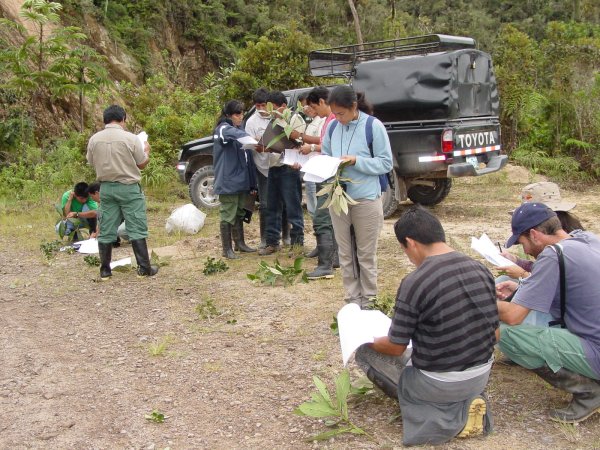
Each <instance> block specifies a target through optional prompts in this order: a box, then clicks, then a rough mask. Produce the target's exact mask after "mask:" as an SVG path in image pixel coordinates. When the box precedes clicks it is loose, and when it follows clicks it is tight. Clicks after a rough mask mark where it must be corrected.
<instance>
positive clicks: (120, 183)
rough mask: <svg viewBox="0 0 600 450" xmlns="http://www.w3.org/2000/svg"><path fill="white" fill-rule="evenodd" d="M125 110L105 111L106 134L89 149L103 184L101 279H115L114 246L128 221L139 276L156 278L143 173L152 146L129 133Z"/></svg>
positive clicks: (93, 139) (100, 134) (92, 141)
mask: <svg viewBox="0 0 600 450" xmlns="http://www.w3.org/2000/svg"><path fill="white" fill-rule="evenodd" d="M126 118H127V115H126V114H125V110H124V109H123V108H122V107H121V106H119V105H112V106H109V107H108V108H106V109H105V110H104V113H103V119H104V124H105V127H104V130H101V131H99V132H97V133H96V134H94V135H93V136H92V137H91V138H90V140H89V142H88V146H87V155H86V157H87V160H88V163H89V164H90V165H92V166H93V167H94V169H95V170H96V179H97V180H98V181H99V182H100V186H101V187H100V197H101V198H102V202H101V203H100V211H101V213H102V223H101V224H100V233H99V234H98V250H99V253H100V278H101V279H102V280H108V279H109V278H110V277H111V276H112V272H111V269H110V260H111V257H112V244H113V242H115V241H116V240H117V229H118V228H119V225H120V224H121V222H122V221H123V219H125V226H126V227H127V233H128V234H129V239H130V243H131V247H132V249H133V253H134V254H135V259H136V261H137V266H138V269H137V273H138V275H139V276H142V277H150V276H154V275H156V274H157V273H158V267H157V266H153V265H151V263H150V256H149V254H148V246H147V243H146V238H147V237H148V219H147V217H146V198H145V196H144V192H143V191H142V186H141V185H140V180H141V178H142V174H141V170H142V169H143V168H144V167H146V166H147V165H148V162H149V161H150V145H149V144H148V141H147V140H146V141H144V142H142V139H140V138H139V137H138V136H136V135H135V134H133V133H130V132H129V131H126V130H125V120H126Z"/></svg>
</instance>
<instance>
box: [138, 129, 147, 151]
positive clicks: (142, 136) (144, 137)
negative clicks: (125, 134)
mask: <svg viewBox="0 0 600 450" xmlns="http://www.w3.org/2000/svg"><path fill="white" fill-rule="evenodd" d="M137 137H138V139H139V140H140V142H141V143H142V147H145V145H144V144H145V143H146V142H148V133H146V132H145V131H142V132H140V133H138V135H137Z"/></svg>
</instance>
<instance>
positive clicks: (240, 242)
mask: <svg viewBox="0 0 600 450" xmlns="http://www.w3.org/2000/svg"><path fill="white" fill-rule="evenodd" d="M232 234H233V242H234V250H235V251H236V252H242V253H253V252H255V251H256V249H255V248H252V247H248V246H247V245H246V242H245V240H244V223H243V222H242V219H240V218H239V217H238V218H237V220H236V221H235V225H233V228H232Z"/></svg>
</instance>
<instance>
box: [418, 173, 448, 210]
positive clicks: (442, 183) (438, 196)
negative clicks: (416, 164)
mask: <svg viewBox="0 0 600 450" xmlns="http://www.w3.org/2000/svg"><path fill="white" fill-rule="evenodd" d="M431 181H433V182H434V183H435V185H434V186H423V185H418V184H417V185H414V186H411V187H410V188H409V189H408V192H407V195H408V198H409V199H410V200H411V201H412V202H413V203H419V204H421V205H425V206H432V205H437V204H438V203H440V202H441V201H442V200H444V199H445V198H446V197H447V196H448V193H449V192H450V188H451V187H452V180H451V179H450V178H436V179H433V180H431Z"/></svg>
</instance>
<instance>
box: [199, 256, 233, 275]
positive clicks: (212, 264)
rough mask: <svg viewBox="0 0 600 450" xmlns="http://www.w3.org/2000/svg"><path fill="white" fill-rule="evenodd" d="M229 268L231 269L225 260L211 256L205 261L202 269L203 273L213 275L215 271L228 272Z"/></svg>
mask: <svg viewBox="0 0 600 450" xmlns="http://www.w3.org/2000/svg"><path fill="white" fill-rule="evenodd" d="M227 270H229V266H228V265H227V263H226V262H225V261H223V260H222V259H219V260H217V259H215V258H212V257H210V256H209V257H207V258H206V261H204V270H202V273H203V274H204V275H213V274H215V273H220V272H226V271H227Z"/></svg>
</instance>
